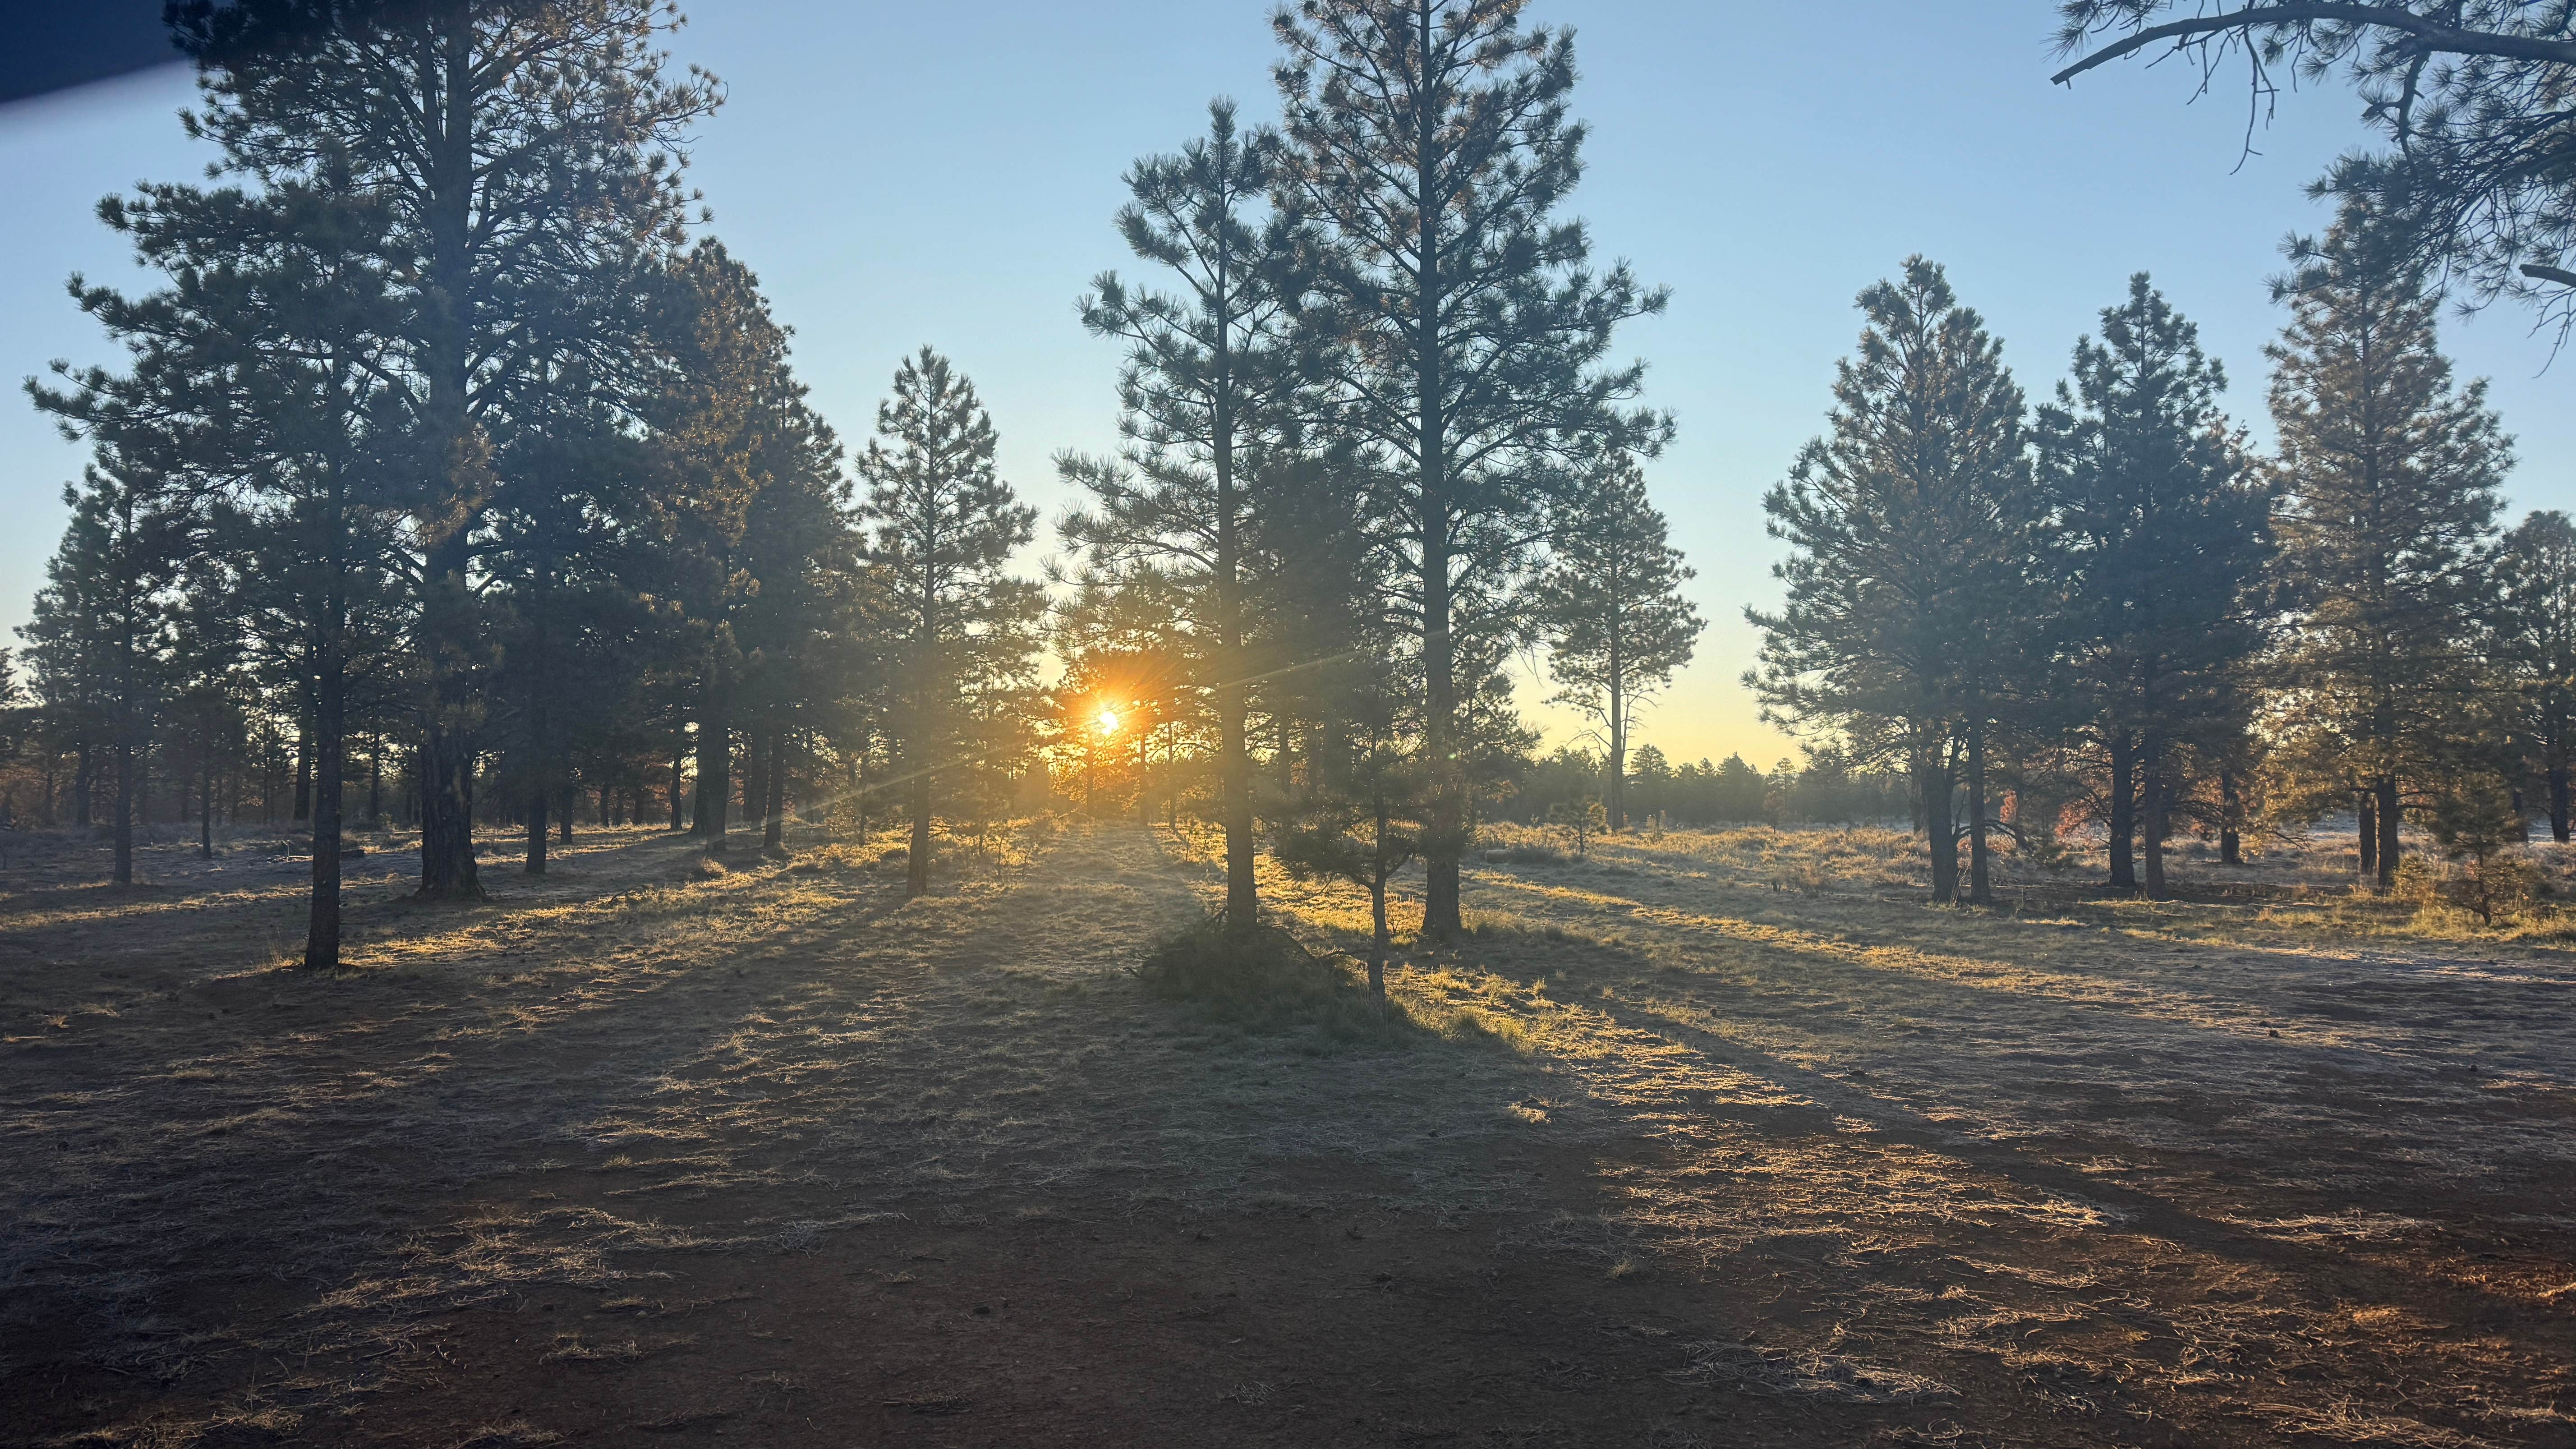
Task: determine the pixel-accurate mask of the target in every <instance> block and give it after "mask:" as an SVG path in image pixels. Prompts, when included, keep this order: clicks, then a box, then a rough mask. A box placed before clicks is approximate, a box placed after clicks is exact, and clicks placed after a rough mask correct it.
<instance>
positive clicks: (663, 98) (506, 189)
mask: <svg viewBox="0 0 2576 1449" xmlns="http://www.w3.org/2000/svg"><path fill="white" fill-rule="evenodd" d="M174 13H175V18H176V19H177V20H178V21H179V31H180V38H181V41H182V44H183V46H184V47H185V48H186V49H187V50H189V51H190V53H191V54H193V55H194V56H195V57H196V59H197V61H198V65H199V71H200V77H201V88H202V91H203V94H204V105H203V106H202V108H201V109H200V110H199V111H197V112H196V113H195V114H193V115H192V116H191V117H190V118H189V122H188V124H189V126H190V129H191V131H192V133H193V134H196V135H199V136H202V137H204V138H205V139H207V140H210V141H212V142H213V143H214V144H215V145H216V147H217V148H218V149H219V150H220V152H221V153H222V161H221V163H220V164H221V167H222V169H223V170H224V171H225V172H227V173H229V174H231V175H233V176H235V177H238V178H239V179H241V180H242V181H244V182H246V183H250V184H252V185H255V186H259V187H262V188H269V189H275V188H280V187H292V186H298V185H307V186H312V187H314V188H315V189H317V190H324V191H332V192H337V193H341V194H348V195H355V196H365V197H370V198H373V199H374V200H375V202H376V203H377V204H378V205H379V206H380V207H381V208H382V214H383V216H384V218H385V221H386V226H385V230H384V233H383V236H382V238H381V240H380V242H379V245H380V247H381V249H382V254H383V256H384V259H385V263H386V266H385V274H386V276H387V278H388V279H390V281H391V282H392V284H393V285H392V286H391V287H390V288H389V289H388V291H387V294H386V300H387V302H388V305H387V306H386V307H385V308H384V309H383V311H382V312H381V313H380V315H379V316H378V317H377V318H376V319H375V323H374V331H375V332H376V333H377V334H378V335H379V336H380V337H381V339H382V341H383V343H384V353H383V355H382V356H381V357H380V358H379V359H378V360H377V365H378V366H379V367H380V368H381V369H383V370H384V371H385V372H387V373H389V374H392V375H395V376H398V377H400V378H401V379H402V380H403V382H404V383H405V385H404V386H402V387H400V388H397V389H393V390H392V401H393V403H394V404H395V405H396V406H397V407H398V409H399V417H398V418H396V419H393V420H389V421H388V423H387V427H388V429H389V431H391V432H392V433H394V434H396V435H398V436H400V437H401V438H402V439H403V440H404V446H402V447H401V448H399V449H388V450H387V452H388V456H389V457H391V458H394V459H398V460H399V462H400V465H401V466H402V468H403V470H404V472H405V473H406V474H407V479H406V482H407V485H408V486H407V487H406V488H405V490H404V492H405V500H404V501H405V503H406V505H407V511H408V513H409V514H410V518H411V523H412V528H411V534H412V536H413V538H414V539H415V542H416V549H417V556H416V557H415V558H414V559H413V560H411V566H410V567H409V568H408V569H407V570H406V573H407V575H408V576H409V577H410V578H411V579H412V580H413V581H414V584H415V591H414V592H415V597H414V599H413V608H412V618H413V621H414V640H413V652H414V654H415V657H416V661H417V663H418V665H419V666H420V668H419V673H420V676H421V697H420V701H419V731H420V735H421V739H422V746H421V752H420V771H421V775H422V788H421V798H422V819H421V884H420V895H421V897H422V898H423V899H429V900H446V899H460V898H474V897H478V896H480V895H481V894H482V886H481V883H480V880H479V877H478V875H477V873H476V869H475V862H474V847H473V770H474V762H475V759H476V757H477V755H478V754H479V753H480V749H479V746H478V745H477V744H476V742H475V732H476V730H477V728H478V727H479V725H480V722H481V720H482V718H483V716H484V714H485V712H486V710H487V708H488V703H489V702H488V701H487V700H486V699H485V698H484V695H483V689H482V685H483V682H484V681H483V675H484V671H485V670H486V669H487V668H488V666H489V664H490V661H491V657H492V653H493V644H494V638H493V632H494V626H493V621H492V620H491V619H490V618H489V616H488V614H487V613H486V611H485V610H483V609H482V608H481V607H480V605H479V603H478V598H477V594H476V590H475V588H474V587H473V575H474V572H475V569H476V566H477V559H478V555H479V554H480V553H481V552H483V551H484V550H485V549H486V548H487V547H488V545H489V544H490V542H491V540H490V537H489V533H490V528H491V526H492V523H493V521H494V520H493V513H492V508H493V499H494V494H495V490H496V487H497V484H498V482H499V479H498V477H497V476H496V474H495V471H494V470H495V466H496V459H495V450H496V447H497V446H498V444H497V441H496V440H498V439H500V438H501V437H502V435H503V434H505V433H506V432H507V431H508V430H509V425H510V421H511V418H512V415H513V413H514V411H517V412H522V413H529V412H532V411H542V410H543V406H544V405H545V404H546V402H547V399H548V396H549V390H550V388H551V386H552V384H553V383H554V382H555V381H556V380H557V377H556V367H557V364H559V362H560V361H561V360H562V358H563V356H564V350H565V349H566V348H567V347H569V348H573V349H575V350H577V351H578V352H579V354H580V355H582V356H584V357H586V358H588V359H589V360H591V361H592V362H594V363H596V364H597V367H598V373H599V375H601V376H603V377H608V376H618V375H621V374H622V373H623V371H624V369H625V368H626V366H627V365H628V364H629V363H630V362H631V361H632V360H633V358H634V357H635V356H637V355H638V354H639V352H640V350H641V349H640V348H639V346H638V341H639V338H640V336H641V334H642V331H643V328H644V324H645V322H646V320H647V315H646V313H647V308H646V307H645V305H644V300H645V299H644V289H641V288H635V287H619V286H602V285H599V284H598V283H599V282H600V281H601V280H602V278H603V277H605V276H609V275H613V274H617V273H619V272H621V271H625V270H628V269H630V268H631V264H632V262H633V259H634V258H635V256H636V254H638V253H650V252H653V251H656V250H659V249H664V248H667V247H670V246H672V245H674V244H675V243H676V239H677V234H678V228H679V225H680V222H681V220H682V217H683V214H684V211H685V209H686V206H687V204H688V202H689V200H690V197H689V195H688V193H687V192H686V190H685V188H684V187H683V185H682V184H681V180H680V176H681V172H680V169H679V167H678V165H677V164H675V163H676V160H677V157H678V147H679V144H680V142H681V140H682V138H683V134H684V132H685V130H686V128H687V127H688V126H689V125H691V124H692V123H693V122H695V121H696V120H697V119H698V118H700V117H702V116H704V115H706V114H707V113H708V112H709V111H710V110H711V109H712V108H713V107H714V105H715V104H716V101H717V98H718V97H717V90H716V87H715V86H714V84H713V83H712V82H711V81H706V80H703V79H701V78H692V79H689V80H686V81H676V82H675V81H672V80H669V79H666V78H665V77H664V75H663V74H662V69H661V67H662V61H661V57H660V54H659V53H658V52H657V51H656V50H655V49H654V48H653V47H654V42H655V37H656V35H657V33H658V32H660V31H661V30H662V29H664V28H665V27H666V26H668V25H670V24H673V23H676V17H675V16H673V15H672V14H671V13H670V12H669V11H668V10H667V8H666V7H665V6H664V5H663V4H661V3H660V0H425V3H422V4H417V5H399V6H341V5H334V6H325V7H318V8H317V7H314V6H309V5H306V4H303V3H301V0H247V3H239V4H227V5H215V4H194V3H192V4H185V5H181V6H176V7H174Z"/></svg>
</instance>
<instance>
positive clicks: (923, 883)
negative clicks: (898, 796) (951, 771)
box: [903, 763, 930, 900]
mask: <svg viewBox="0 0 2576 1449" xmlns="http://www.w3.org/2000/svg"><path fill="white" fill-rule="evenodd" d="M929 889H930V772H929V771H928V770H925V769H922V768H921V767H920V765H919V764H918V763H916V764H915V765H914V767H913V776H912V852H911V857H910V858H909V859H907V860H906V861H905V862H904V869H903V894H904V897H905V899H907V900H909V899H911V898H913V897H915V896H919V895H921V894H922V893H923V892H925V891H927V890H929Z"/></svg>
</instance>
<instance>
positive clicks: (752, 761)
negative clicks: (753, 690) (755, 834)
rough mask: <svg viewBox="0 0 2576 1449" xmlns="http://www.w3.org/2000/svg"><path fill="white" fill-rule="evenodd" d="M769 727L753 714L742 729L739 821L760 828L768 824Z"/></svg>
mask: <svg viewBox="0 0 2576 1449" xmlns="http://www.w3.org/2000/svg"><path fill="white" fill-rule="evenodd" d="M769 738H770V736H769V729H768V727H767V725H766V723H765V722H763V721H761V720H760V719H759V718H758V716H756V715H755V716H754V718H753V722H752V724H751V726H750V727H749V728H747V729H745V730H744V731H743V742H742V823H743V824H745V825H757V826H761V827H763V828H764V829H766V827H767V826H768V824H769Z"/></svg>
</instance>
